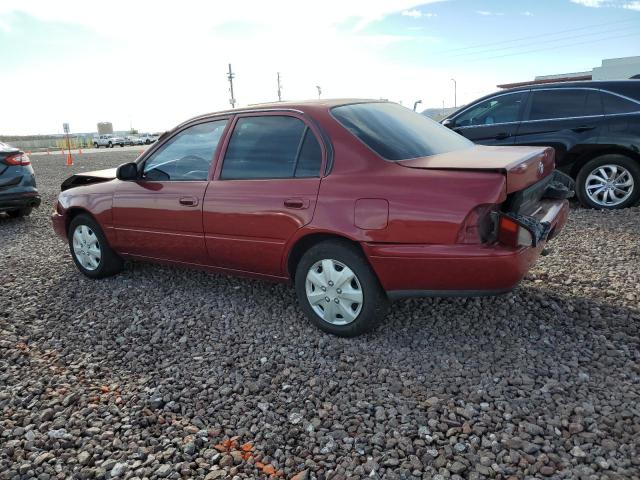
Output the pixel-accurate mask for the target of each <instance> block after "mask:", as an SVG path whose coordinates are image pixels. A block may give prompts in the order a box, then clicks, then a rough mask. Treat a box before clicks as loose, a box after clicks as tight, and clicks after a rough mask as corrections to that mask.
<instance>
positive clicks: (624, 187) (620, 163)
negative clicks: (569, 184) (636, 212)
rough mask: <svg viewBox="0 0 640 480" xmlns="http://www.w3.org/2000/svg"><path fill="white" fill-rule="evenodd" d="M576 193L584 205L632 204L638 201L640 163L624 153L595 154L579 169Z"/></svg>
mask: <svg viewBox="0 0 640 480" xmlns="http://www.w3.org/2000/svg"><path fill="white" fill-rule="evenodd" d="M576 193H577V195H578V199H579V200H580V203H582V205H584V206H585V207H590V208H599V209H607V210H613V209H617V208H626V207H631V206H633V205H635V204H636V203H637V202H638V200H640V164H639V163H638V162H637V161H635V160H632V159H631V158H629V157H625V156H624V155H617V154H610V155H602V156H600V157H596V158H594V159H592V160H590V161H588V162H587V163H585V164H584V165H583V166H582V168H581V169H580V172H579V173H578V177H577V179H576Z"/></svg>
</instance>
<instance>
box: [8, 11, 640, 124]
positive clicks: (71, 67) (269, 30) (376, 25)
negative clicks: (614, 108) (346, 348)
mask: <svg viewBox="0 0 640 480" xmlns="http://www.w3.org/2000/svg"><path fill="white" fill-rule="evenodd" d="M633 55H640V0H537V1H518V0H421V1H411V0H395V1H394V0H386V1H384V0H339V1H337V0H323V1H321V2H320V1H315V2H311V1H306V0H283V1H280V0H271V1H261V0H233V1H224V2H223V1H213V0H210V1H205V0H201V1H200V0H181V1H179V2H176V1H171V2H169V1H158V0H156V1H145V0H138V1H131V0H129V1H122V0H110V1H108V2H107V1H100V2H86V1H84V0H59V1H55V2H54V1H50V0H0V62H1V65H2V67H1V68H2V70H1V73H0V94H1V96H2V98H1V100H0V104H1V105H2V113H3V114H2V115H0V134H4V135H30V134H51V133H62V124H63V122H68V123H69V124H70V127H71V131H72V132H92V131H95V130H96V124H97V122H101V121H109V122H112V123H113V126H114V129H115V130H127V129H129V128H130V127H133V128H136V129H138V130H139V131H151V132H158V131H164V130H167V129H169V128H172V127H173V126H175V125H177V124H178V123H180V122H182V121H184V120H186V119H188V118H190V117H192V116H195V115H198V114H202V113H207V112H212V111H216V110H221V109H226V108H229V106H230V105H229V98H230V95H229V84H228V80H227V76H226V75H227V70H228V64H229V63H231V64H232V66H233V71H234V73H235V79H234V91H235V97H236V100H237V105H238V106H244V105H249V104H253V103H259V102H265V101H274V100H277V77H276V76H277V72H280V74H281V83H282V96H283V100H301V99H309V98H317V96H318V91H317V88H316V86H320V87H321V89H322V97H323V98H339V97H358V98H376V99H377V98H385V99H389V100H392V101H395V102H401V103H402V104H403V105H405V106H409V107H413V103H414V102H415V101H416V100H422V104H421V105H420V106H419V109H424V108H428V107H442V106H443V104H444V105H445V106H447V107H450V106H453V105H454V82H453V81H452V79H455V84H456V92H457V95H456V99H455V101H456V103H457V104H458V105H460V104H464V103H466V102H469V101H471V100H473V99H475V98H478V97H480V96H482V95H484V94H487V93H491V92H492V91H495V90H497V88H496V85H497V84H501V83H509V82H516V81H523V80H530V79H533V78H534V77H535V76H536V75H548V74H554V73H565V72H574V71H585V70H591V68H593V67H596V66H599V65H600V64H601V61H602V59H604V58H618V57H625V56H633Z"/></svg>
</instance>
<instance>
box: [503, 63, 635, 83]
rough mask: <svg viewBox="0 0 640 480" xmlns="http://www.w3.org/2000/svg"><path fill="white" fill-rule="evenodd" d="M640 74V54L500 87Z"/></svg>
mask: <svg viewBox="0 0 640 480" xmlns="http://www.w3.org/2000/svg"><path fill="white" fill-rule="evenodd" d="M638 75H640V56H639V57H624V58H607V59H605V60H602V65H601V66H599V67H594V68H592V69H591V70H589V71H586V72H572V73H558V74H554V75H540V76H538V77H536V78H535V79H533V80H529V81H525V82H516V83H503V84H502V85H498V88H513V87H523V86H526V85H539V84H543V83H555V82H574V81H576V80H626V79H629V78H634V77H635V78H638V77H637V76H638Z"/></svg>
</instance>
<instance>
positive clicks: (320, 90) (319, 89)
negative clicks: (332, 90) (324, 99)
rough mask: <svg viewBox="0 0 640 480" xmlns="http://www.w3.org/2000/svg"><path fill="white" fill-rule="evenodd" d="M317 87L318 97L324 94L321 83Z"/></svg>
mask: <svg viewBox="0 0 640 480" xmlns="http://www.w3.org/2000/svg"><path fill="white" fill-rule="evenodd" d="M316 88H317V89H318V98H320V96H321V95H322V87H320V85H316Z"/></svg>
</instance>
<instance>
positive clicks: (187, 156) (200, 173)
mask: <svg viewBox="0 0 640 480" xmlns="http://www.w3.org/2000/svg"><path fill="white" fill-rule="evenodd" d="M226 125H227V120H216V121H213V122H206V123H199V124H198V125H193V126H192V127H189V128H186V129H184V130H182V131H181V132H180V133H178V134H177V135H176V136H174V137H173V138H172V139H171V140H169V141H168V142H167V143H166V144H165V145H163V146H162V147H161V148H160V150H158V151H157V152H155V153H154V154H153V155H151V156H150V157H149V159H148V160H147V161H146V162H145V164H144V171H143V178H145V179H146V180H158V181H166V180H207V178H208V175H209V167H210V166H211V160H213V154H214V153H215V151H216V147H217V146H218V142H219V141H220V138H221V137H222V133H223V132H224V128H225V126H226Z"/></svg>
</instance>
